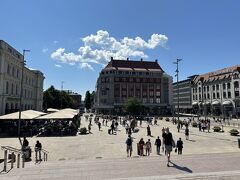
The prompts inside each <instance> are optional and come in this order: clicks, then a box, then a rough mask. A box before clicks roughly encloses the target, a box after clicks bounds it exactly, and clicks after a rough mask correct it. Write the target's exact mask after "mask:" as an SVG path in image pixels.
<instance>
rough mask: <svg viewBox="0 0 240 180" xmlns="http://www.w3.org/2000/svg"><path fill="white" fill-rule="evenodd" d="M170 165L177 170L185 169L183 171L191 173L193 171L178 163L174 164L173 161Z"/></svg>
mask: <svg viewBox="0 0 240 180" xmlns="http://www.w3.org/2000/svg"><path fill="white" fill-rule="evenodd" d="M172 165H173V166H170V167H173V168H176V169H178V170H181V171H185V172H187V173H192V172H193V171H192V170H191V169H189V168H188V167H182V166H179V165H177V164H175V163H173V162H172Z"/></svg>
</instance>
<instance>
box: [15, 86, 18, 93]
mask: <svg viewBox="0 0 240 180" xmlns="http://www.w3.org/2000/svg"><path fill="white" fill-rule="evenodd" d="M15 94H16V95H18V85H17V84H16V91H15Z"/></svg>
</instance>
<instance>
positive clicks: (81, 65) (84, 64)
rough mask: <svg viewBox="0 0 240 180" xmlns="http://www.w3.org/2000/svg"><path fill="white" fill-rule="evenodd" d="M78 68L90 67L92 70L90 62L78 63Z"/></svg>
mask: <svg viewBox="0 0 240 180" xmlns="http://www.w3.org/2000/svg"><path fill="white" fill-rule="evenodd" d="M79 68H80V69H90V70H92V71H93V67H92V66H91V65H90V64H88V63H80V64H79Z"/></svg>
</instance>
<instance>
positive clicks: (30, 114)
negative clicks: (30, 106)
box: [0, 110, 46, 120]
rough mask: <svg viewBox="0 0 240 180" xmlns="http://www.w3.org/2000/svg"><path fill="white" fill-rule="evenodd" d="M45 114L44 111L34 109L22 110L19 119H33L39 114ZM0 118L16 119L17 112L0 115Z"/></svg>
mask: <svg viewBox="0 0 240 180" xmlns="http://www.w3.org/2000/svg"><path fill="white" fill-rule="evenodd" d="M45 114H46V113H44V112H41V111H34V110H27V111H22V112H21V119H35V118H37V117H39V116H42V115H45ZM0 119H5V120H17V119H19V112H15V113H11V114H6V115H3V116H0Z"/></svg>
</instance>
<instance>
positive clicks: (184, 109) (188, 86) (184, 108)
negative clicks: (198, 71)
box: [173, 75, 197, 113]
mask: <svg viewBox="0 0 240 180" xmlns="http://www.w3.org/2000/svg"><path fill="white" fill-rule="evenodd" d="M196 76H197V75H194V76H190V77H188V79H185V80H182V81H179V82H178V83H177V82H175V83H173V106H174V111H175V113H176V112H177V111H178V88H179V112H181V113H192V80H193V78H194V77H196ZM177 84H178V86H177Z"/></svg>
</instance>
